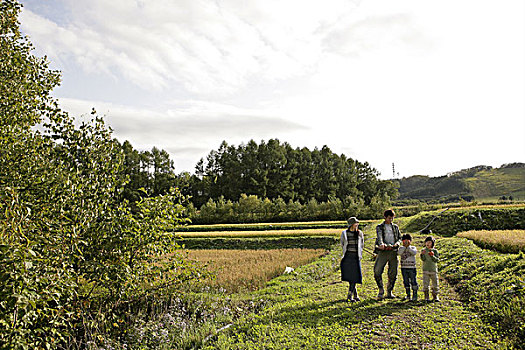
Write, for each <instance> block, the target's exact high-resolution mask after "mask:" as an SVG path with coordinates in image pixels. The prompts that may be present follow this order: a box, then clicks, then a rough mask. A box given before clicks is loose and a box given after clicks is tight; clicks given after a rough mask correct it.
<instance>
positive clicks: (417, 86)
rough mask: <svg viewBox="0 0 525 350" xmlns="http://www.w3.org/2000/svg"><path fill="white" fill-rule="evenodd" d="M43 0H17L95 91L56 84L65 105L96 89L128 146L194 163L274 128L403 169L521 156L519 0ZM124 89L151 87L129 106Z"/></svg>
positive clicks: (42, 45)
mask: <svg viewBox="0 0 525 350" xmlns="http://www.w3.org/2000/svg"><path fill="white" fill-rule="evenodd" d="M26 1H27V2H29V3H31V1H37V0H26ZM52 3H54V4H55V6H57V5H56V4H59V5H60V7H57V8H56V11H57V12H58V11H62V12H65V13H67V15H64V14H61V15H60V20H58V21H57V20H54V19H52V18H51V17H50V16H49V11H41V12H38V11H36V10H35V12H31V11H32V9H34V8H38V6H33V7H31V6H28V7H27V9H25V10H24V12H23V16H22V19H21V21H22V24H23V30H24V32H26V33H28V34H30V36H31V40H32V41H33V42H34V43H35V45H36V47H37V48H39V50H40V51H41V52H44V53H45V54H47V55H48V56H49V57H50V60H51V61H52V62H59V64H58V67H59V68H62V67H66V69H65V70H64V71H65V74H68V73H70V72H72V71H73V72H74V71H75V70H76V69H81V70H82V71H83V72H85V74H84V75H83V77H85V76H92V77H93V76H96V77H97V78H100V77H101V76H103V78H100V79H96V82H97V83H98V85H96V83H93V81H95V79H93V80H90V82H91V83H92V85H89V87H90V88H91V86H94V87H95V88H98V89H100V91H101V92H99V93H98V94H97V95H96V96H95V95H94V94H92V95H91V96H90V97H86V96H81V93H86V92H85V89H84V90H82V89H76V91H78V92H79V95H78V96H75V95H74V94H72V93H69V94H65V93H64V92H63V91H61V93H62V94H63V96H67V97H69V98H70V99H69V100H64V99H62V102H63V103H65V104H67V105H68V108H69V107H71V108H73V109H74V110H75V111H76V110H81V111H84V112H85V111H89V110H90V108H91V104H92V103H91V102H89V103H80V102H79V101H80V100H87V99H93V100H104V101H108V102H106V103H101V102H96V103H95V102H94V105H95V106H96V107H97V109H98V110H99V111H100V112H101V113H106V112H107V114H108V120H109V121H110V124H111V125H112V126H113V127H114V128H115V130H116V134H117V135H119V137H120V136H122V138H129V139H130V140H134V145H136V147H142V148H150V147H152V146H158V147H161V148H165V149H168V150H172V152H173V154H176V153H177V154H178V153H179V152H180V154H185V155H187V156H188V158H187V159H188V163H192V164H194V163H195V159H194V160H193V161H190V158H191V157H197V156H198V157H197V158H196V159H198V158H199V157H200V156H202V155H204V154H205V153H207V152H209V150H211V149H215V148H216V147H217V146H218V144H219V143H220V141H222V140H223V139H226V140H227V141H228V143H234V144H235V143H240V142H243V141H246V140H248V139H249V138H254V139H256V140H260V139H261V138H270V137H279V138H280V139H281V140H282V141H288V142H290V143H291V144H293V145H295V146H308V147H314V146H318V147H322V146H323V145H325V144H326V145H328V146H329V147H330V148H331V149H332V150H334V151H336V152H349V154H348V155H349V156H352V157H354V158H357V159H359V160H361V161H369V162H370V163H371V164H372V165H373V166H376V167H377V168H379V170H380V171H382V172H383V173H384V174H385V177H388V176H389V175H390V173H391V163H392V162H393V161H394V162H396V164H399V171H400V173H401V175H409V174H413V173H428V174H432V175H440V174H444V173H446V172H448V171H453V170H457V168H464V167H467V166H470V165H477V164H465V163H468V162H481V163H487V165H493V166H494V165H499V164H498V163H505V162H514V161H524V159H523V154H525V152H524V151H525V138H524V137H523V130H524V129H525V118H524V116H525V102H524V96H525V67H524V65H523V62H524V61H525V38H524V33H525V24H524V23H525V19H524V14H525V8H524V3H523V1H520V0H509V1H506V2H497V1H496V0H467V1H462V2H457V1H452V0H443V1H439V2H427V1H415V0H400V1H388V0H362V1H357V0H356V1H347V0H330V1H323V2H320V1H306V2H305V1H300V0H291V1H278V0H265V1H252V2H245V1H243V2H240V1H238V0H221V1H205V0H177V1H170V0H148V1H130V0H114V1H110V2H106V1H102V0H90V1H76V0H55V1H54V2H53V1H52ZM37 12H38V14H37ZM46 14H47V17H44V16H45V15H46ZM65 18H69V21H66V20H65ZM75 73H76V72H75ZM104 79H106V80H104ZM107 79H112V82H114V84H111V87H112V88H113V87H115V89H117V90H118V91H111V90H110V88H109V87H107V86H103V82H104V81H107ZM72 80H73V78H70V80H68V84H73V83H74V82H72ZM101 82H102V83H101ZM82 83H83V82H81V81H77V82H76V84H79V85H80V84H82ZM119 83H120V84H126V85H128V86H126V88H121V89H119V85H118V84H119ZM132 84H133V85H136V86H138V87H140V88H142V90H139V88H136V89H130V88H129V85H132ZM107 85H110V84H107ZM83 86H86V84H85V83H84V85H83ZM121 86H122V85H121ZM127 91H132V93H133V94H134V95H133V96H135V97H136V96H137V94H140V93H141V92H143V95H144V96H147V98H146V97H144V98H141V99H140V100H141V102H142V103H143V104H142V105H138V103H137V101H136V100H133V97H128V100H127V102H126V97H125V96H123V95H124V94H125V93H124V92H127ZM117 95H118V98H119V101H120V102H119V103H117V102H115V101H116V99H117V97H116V96H117ZM112 101H113V103H111V102H112ZM197 101H207V102H197ZM126 104H127V105H126ZM99 106H100V107H99ZM152 106H154V107H152ZM241 106H242V107H241ZM80 107H81V108H80ZM75 108H76V109H75ZM66 109H67V108H66ZM383 134H393V135H395V140H396V141H395V142H387V140H388V138H385V137H378V136H377V135H383ZM349 137H351V140H350V141H349V140H348V138H349ZM496 138H497V141H494V140H495V139H496ZM487 140H492V142H491V141H487ZM435 149H438V151H434V150H435ZM458 150H459V151H458ZM190 154H191V155H190ZM199 154H200V155H199ZM385 154H388V156H385ZM190 168H191V167H190Z"/></svg>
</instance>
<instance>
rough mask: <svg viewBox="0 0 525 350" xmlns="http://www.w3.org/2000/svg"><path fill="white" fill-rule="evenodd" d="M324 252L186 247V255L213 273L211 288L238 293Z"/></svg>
mask: <svg viewBox="0 0 525 350" xmlns="http://www.w3.org/2000/svg"><path fill="white" fill-rule="evenodd" d="M324 254H325V250H324V249H274V250H189V251H188V258H189V259H191V260H196V261H199V262H202V263H207V264H208V269H209V270H210V271H212V272H214V273H216V276H217V277H216V279H214V280H212V281H210V282H209V283H210V286H211V287H216V288H224V289H225V290H226V291H228V292H238V291H245V290H255V289H258V288H261V287H263V286H264V285H265V284H266V282H267V281H269V280H271V279H272V278H274V277H277V276H279V275H281V274H282V273H283V272H284V270H285V268H286V267H287V266H290V267H293V268H296V267H298V266H301V265H305V264H308V263H310V262H312V261H314V260H315V259H317V258H319V257H320V256H322V255H324Z"/></svg>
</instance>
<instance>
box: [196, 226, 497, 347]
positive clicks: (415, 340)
mask: <svg viewBox="0 0 525 350" xmlns="http://www.w3.org/2000/svg"><path fill="white" fill-rule="evenodd" d="M374 230H375V226H374V225H369V228H368V229H367V230H366V231H365V236H366V237H372V236H373V235H375V231H374ZM423 238H424V237H419V236H417V237H416V239H415V242H413V244H415V245H416V246H417V247H418V249H420V247H422V246H423ZM372 244H373V239H369V240H367V242H366V245H367V246H368V248H371V245H372ZM436 248H438V249H439V241H438V243H437V245H436ZM365 254H366V253H365ZM330 255H331V258H332V259H339V258H340V251H338V252H332V253H331V254H330ZM329 258H330V257H329ZM373 264H374V263H373V261H372V260H370V259H369V255H368V254H366V255H365V256H364V259H363V276H364V280H363V285H361V286H358V291H359V296H360V298H361V300H362V301H360V302H358V303H348V302H346V300H345V299H346V293H347V288H348V284H347V283H346V282H345V283H341V282H340V272H339V271H336V272H332V273H329V274H328V275H326V276H325V277H324V278H322V279H320V280H317V281H308V280H304V279H301V278H297V281H295V282H294V281H290V280H287V281H284V280H283V282H282V283H280V282H277V283H276V284H275V285H274V286H270V287H269V288H268V290H267V291H261V293H262V294H264V293H268V294H270V293H271V294H273V295H274V296H276V298H278V299H279V300H278V301H277V300H276V301H275V302H274V303H273V304H272V306H270V307H268V308H267V309H265V310H264V311H263V312H262V313H260V314H259V315H257V316H256V317H254V318H251V319H246V320H244V321H242V322H239V324H237V325H236V326H234V327H232V329H231V330H230V331H228V332H226V333H225V334H221V335H219V337H218V339H216V341H215V343H213V344H207V346H206V347H205V348H209V349H212V348H214V349H216V348H219V349H220V348H222V349H505V348H507V345H506V344H505V343H504V342H503V341H502V340H500V339H498V338H497V336H495V333H494V332H493V331H492V330H491V329H490V328H489V327H488V326H487V325H486V324H483V323H482V321H481V320H480V318H479V316H478V315H477V314H475V313H472V312H471V311H469V310H468V309H467V307H466V305H464V304H463V303H462V302H460V301H459V300H458V297H457V295H456V294H455V292H454V290H453V288H452V287H451V286H450V285H448V284H447V283H446V281H443V280H441V281H440V283H441V285H440V288H441V293H440V297H441V300H442V301H441V302H437V303H425V302H423V301H418V302H404V301H401V299H400V298H397V299H392V300H382V301H378V300H376V298H375V297H376V294H377V287H376V285H375V281H374V278H373ZM418 264H420V261H419V259H418ZM420 271H421V267H420V266H419V267H418V282H419V283H420V285H421V284H422V281H421V275H420ZM300 275H301V273H300V272H299V275H298V276H300ZM384 278H385V279H386V271H385V277H384ZM394 293H395V294H396V295H397V296H399V297H402V296H404V289H403V284H402V278H401V273H399V275H398V281H397V282H396V288H395V290H394ZM422 294H423V293H421V292H420V295H419V296H420V298H422Z"/></svg>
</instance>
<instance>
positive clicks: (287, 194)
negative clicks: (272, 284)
mask: <svg viewBox="0 0 525 350" xmlns="http://www.w3.org/2000/svg"><path fill="white" fill-rule="evenodd" d="M377 176H378V173H377V171H376V170H375V169H373V168H371V167H370V165H369V164H368V163H366V162H365V163H361V162H358V161H355V160H353V159H351V158H347V157H345V156H344V155H341V156H338V155H336V154H334V153H333V152H332V151H331V150H330V149H329V148H328V147H327V146H324V147H323V148H322V149H320V150H319V149H317V148H315V149H314V150H313V151H310V150H309V149H308V148H306V147H304V148H301V149H300V148H296V149H293V148H292V147H291V146H290V145H289V144H288V143H286V142H285V143H280V141H279V140H277V139H270V140H268V141H267V142H265V141H261V143H260V144H257V143H256V142H255V141H253V140H251V141H249V142H248V143H247V144H242V145H240V146H237V147H235V146H233V145H228V144H227V143H226V142H225V141H223V142H222V143H221V145H220V147H219V149H218V150H213V151H211V152H210V153H209V154H208V156H207V157H206V160H204V159H201V160H200V161H199V163H198V164H197V166H196V170H195V175H194V176H191V178H190V179H189V181H190V182H191V183H190V184H189V186H188V189H189V191H190V192H188V193H187V194H189V195H191V196H192V200H193V203H194V205H195V206H196V207H201V206H202V205H204V204H205V203H206V202H207V201H208V199H209V198H211V199H213V200H218V199H219V198H221V197H224V200H226V201H228V200H231V201H240V200H241V198H242V194H243V193H244V194H246V195H247V196H250V195H253V196H257V197H258V198H268V199H270V200H276V199H278V198H282V200H283V201H284V202H285V203H288V202H290V201H291V202H292V203H301V204H303V205H304V204H306V203H307V202H308V201H310V200H312V199H315V200H316V201H319V202H327V201H329V200H330V199H331V198H338V199H339V200H341V201H344V200H345V199H346V198H347V197H351V198H354V199H355V200H356V201H361V200H362V201H364V203H365V204H367V205H368V204H370V203H371V201H372V198H373V197H374V196H379V197H381V198H384V197H388V198H392V197H395V196H396V191H395V188H394V187H393V185H392V183H391V182H390V181H381V180H379V179H378V177H377Z"/></svg>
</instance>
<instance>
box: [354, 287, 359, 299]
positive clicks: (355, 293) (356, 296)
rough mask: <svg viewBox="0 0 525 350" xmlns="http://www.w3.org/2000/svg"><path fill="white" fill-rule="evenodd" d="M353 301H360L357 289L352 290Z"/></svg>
mask: <svg viewBox="0 0 525 350" xmlns="http://www.w3.org/2000/svg"><path fill="white" fill-rule="evenodd" d="M354 300H355V301H361V299H359V296H358V295H357V288H354Z"/></svg>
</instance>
